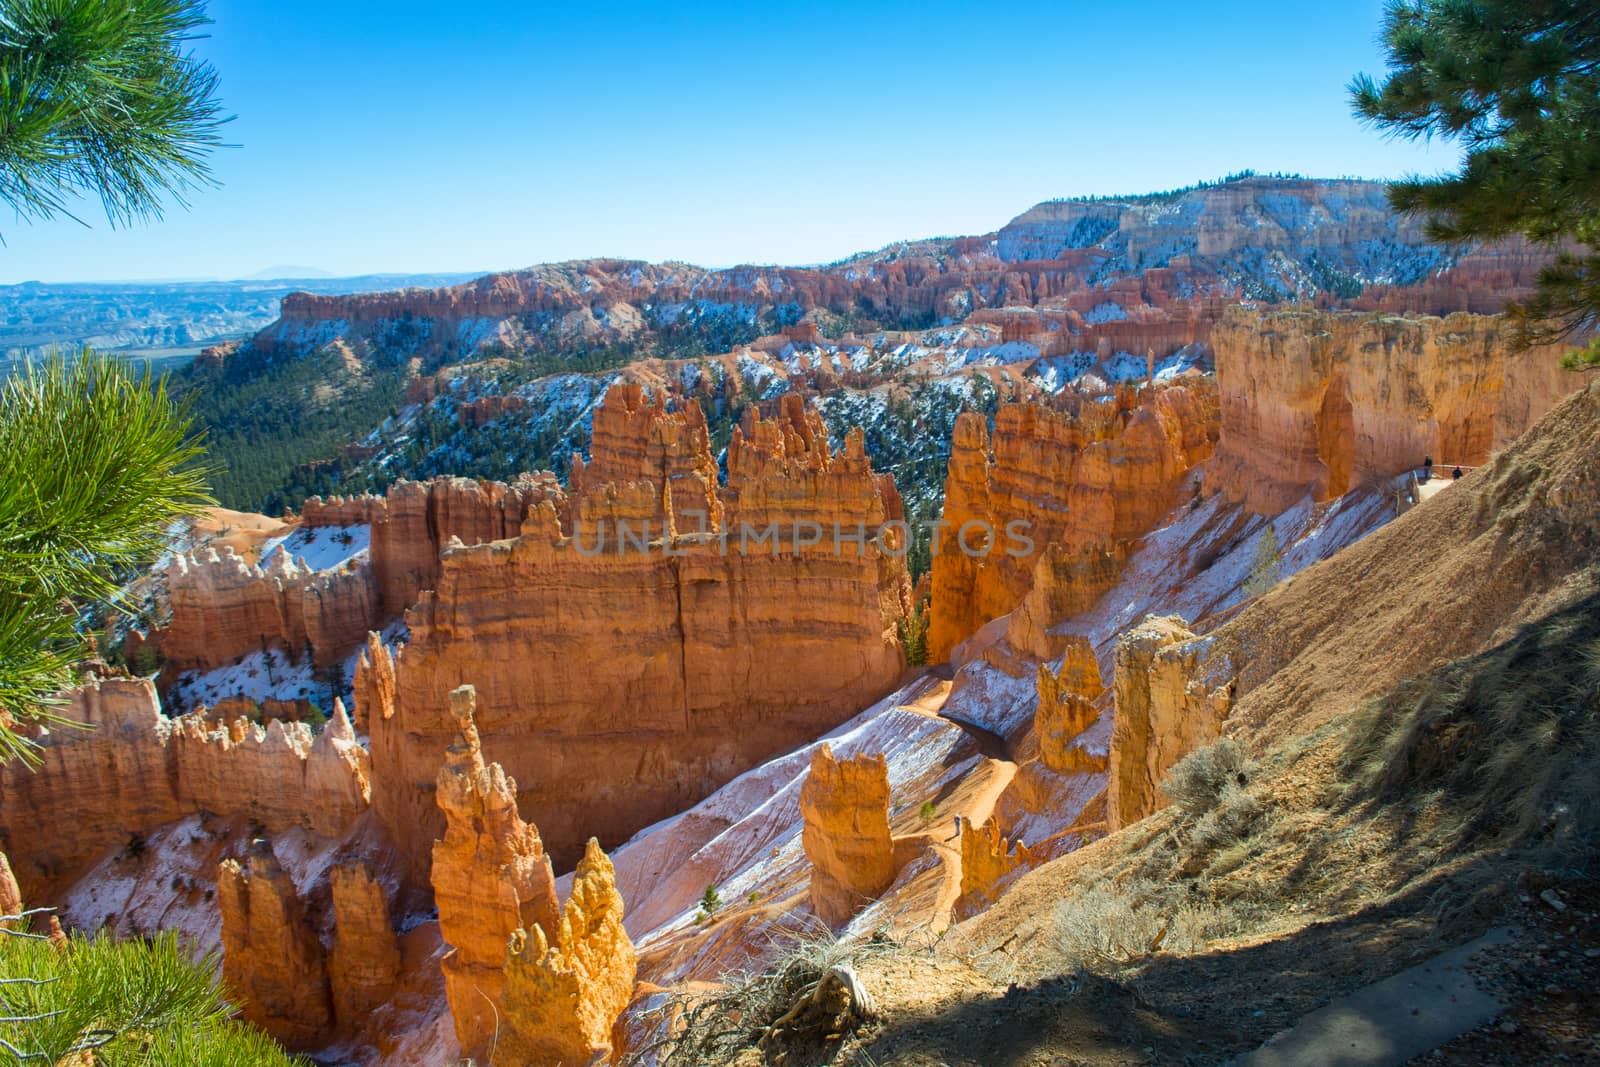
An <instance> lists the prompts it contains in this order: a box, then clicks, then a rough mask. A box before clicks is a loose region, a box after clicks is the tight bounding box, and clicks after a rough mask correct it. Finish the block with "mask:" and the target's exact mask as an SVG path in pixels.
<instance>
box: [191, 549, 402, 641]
mask: <svg viewBox="0 0 1600 1067" xmlns="http://www.w3.org/2000/svg"><path fill="white" fill-rule="evenodd" d="M167 587H168V589H169V591H170V595H171V598H172V622H171V624H170V625H169V626H167V627H166V629H165V630H163V631H162V633H161V635H160V645H161V651H162V653H163V655H165V657H166V659H167V661H168V663H169V664H171V666H172V668H174V669H177V670H182V669H184V668H190V667H196V668H201V669H209V668H212V667H219V666H222V665H223V664H226V663H229V662H231V661H233V660H235V659H236V658H238V657H239V656H242V655H245V654H246V653H249V652H254V651H257V650H259V649H261V648H264V647H266V646H268V645H281V646H283V647H284V648H286V649H287V650H288V651H289V653H290V654H291V655H293V656H299V655H300V654H301V653H302V652H303V650H305V649H306V648H308V647H309V648H310V650H311V656H312V661H313V663H314V664H315V665H316V666H317V667H326V666H329V665H330V664H335V663H338V662H339V660H340V659H342V658H343V657H344V656H345V655H346V654H347V653H348V652H349V651H350V650H351V649H352V648H356V647H358V646H359V645H360V643H361V641H362V639H363V638H364V637H365V636H366V633H367V631H369V630H371V629H374V628H376V627H378V626H381V625H382V614H381V612H380V605H379V603H378V597H377V589H376V587H375V586H374V584H373V578H372V571H371V569H370V568H369V567H368V566H367V565H366V563H365V561H352V562H350V563H347V564H345V565H343V566H341V567H338V568H334V569H330V570H315V569H312V568H310V567H307V566H301V565H300V564H298V563H297V562H296V561H295V560H293V559H292V558H290V555H289V553H288V552H285V551H280V552H276V553H274V554H273V556H272V557H271V558H270V559H269V560H268V561H267V563H266V564H265V565H259V564H252V563H246V562H245V561H244V560H243V559H241V558H240V557H239V556H238V555H237V554H236V553H235V552H234V551H233V549H232V548H231V547H225V548H224V549H223V550H222V552H220V553H219V552H217V551H216V550H215V549H205V550H202V551H200V552H197V553H191V554H187V555H180V556H178V557H177V558H176V559H174V560H173V562H172V565H171V566H170V567H169V568H168V569H167Z"/></svg>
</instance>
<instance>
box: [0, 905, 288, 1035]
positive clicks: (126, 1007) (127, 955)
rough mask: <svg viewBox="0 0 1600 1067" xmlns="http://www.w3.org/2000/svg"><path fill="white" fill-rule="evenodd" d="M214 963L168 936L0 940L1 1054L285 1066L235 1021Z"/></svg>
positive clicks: (4, 936) (17, 936)
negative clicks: (193, 955) (86, 1055)
mask: <svg viewBox="0 0 1600 1067" xmlns="http://www.w3.org/2000/svg"><path fill="white" fill-rule="evenodd" d="M216 962H217V961H216V960H215V958H207V959H205V960H203V961H202V962H201V963H199V964H196V963H195V962H194V961H192V960H191V959H190V958H189V956H188V954H187V953H186V952H185V951H184V950H183V948H182V947H181V946H180V945H179V943H178V939H177V936H176V935H175V934H173V933H170V932H168V933H163V934H159V935H157V936H156V937H155V938H153V939H151V940H149V941H117V940H114V939H112V938H111V937H109V936H105V935H103V934H102V935H99V936H96V937H94V938H82V937H79V936H77V935H74V936H73V937H72V938H71V939H70V941H69V943H68V944H67V945H66V946H65V947H64V948H58V947H56V946H55V945H53V944H52V943H51V942H50V940H49V939H48V938H47V937H42V936H40V935H37V934H31V933H27V932H25V931H20V930H15V929H13V930H9V931H5V932H3V933H0V1017H3V1018H0V1051H3V1052H5V1053H6V1054H7V1055H8V1056H9V1057H11V1062H15V1063H19V1064H27V1063H37V1064H40V1065H51V1064H57V1063H63V1062H75V1061H74V1060H72V1059H70V1057H73V1056H74V1055H75V1054H77V1053H81V1052H86V1051H88V1052H92V1055H93V1057H94V1062H95V1064H97V1065H98V1067H120V1065H125V1064H126V1065H132V1064H173V1065H176V1064H184V1065H186V1067H188V1065H193V1067H209V1065H216V1067H224V1065H227V1067H234V1065H247V1067H279V1065H281V1067H290V1065H303V1064H304V1061H302V1060H299V1059H294V1058H291V1057H289V1056H288V1055H286V1054H285V1053H284V1051H283V1050H282V1049H281V1048H279V1047H278V1046H277V1045H276V1044H274V1043H273V1041H272V1039H271V1038H269V1037H267V1035H266V1034H264V1033H262V1032H261V1031H259V1030H256V1029H254V1028H251V1027H248V1026H245V1025H242V1024H240V1023H236V1022H233V1021H232V1020H231V1019H230V1018H229V1016H230V1014H231V1013H232V1010H233V1009H232V1007H231V1006H230V1005H229V1004H228V1003H227V1002H226V1001H225V1000H223V998H222V994H221V991H220V990H219V988H218V986H217V983H216V980H215V978H214V977H213V975H214V972H215V970H216Z"/></svg>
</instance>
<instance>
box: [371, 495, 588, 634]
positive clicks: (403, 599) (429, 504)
mask: <svg viewBox="0 0 1600 1067" xmlns="http://www.w3.org/2000/svg"><path fill="white" fill-rule="evenodd" d="M547 500H548V501H552V502H554V504H555V505H556V506H557V507H558V508H562V507H564V500H565V494H564V493H563V492H562V489H561V486H560V484H559V483H558V482H557V481H556V480H555V476H554V475H552V474H549V473H548V472H540V473H538V474H532V475H524V476H522V477H521V478H519V479H518V480H517V481H515V482H512V483H510V484H506V483H504V482H489V481H477V480H474V479H471V478H435V479H432V480H431V481H426V482H409V481H402V482H397V483H395V484H394V485H393V486H391V487H390V489H389V492H388V494H387V495H386V496H385V497H384V501H383V503H384V506H383V508H382V509H381V511H380V512H379V513H378V514H377V515H376V517H375V518H374V521H373V524H372V569H373V574H374V580H375V582H376V583H377V587H378V595H379V598H380V601H381V603H382V608H383V615H384V617H386V618H392V617H394V616H396V615H399V614H400V613H402V612H404V611H405V610H406V609H407V608H409V607H411V605H413V604H415V603H416V602H417V597H418V596H419V595H420V594H421V593H422V591H423V590H424V589H431V588H433V586H434V583H435V582H436V581H437V580H438V577H439V553H440V552H441V551H442V550H443V549H444V548H445V546H446V545H448V544H449V543H450V541H451V539H452V538H459V539H460V540H461V541H462V542H463V543H465V544H469V545H476V544H484V543H487V542H489V541H500V540H504V539H505V538H508V537H516V536H517V535H518V534H520V533H521V532H522V521H523V519H525V518H526V517H527V515H528V511H529V510H530V509H531V508H532V507H534V506H535V505H537V504H539V503H541V502H543V501H547Z"/></svg>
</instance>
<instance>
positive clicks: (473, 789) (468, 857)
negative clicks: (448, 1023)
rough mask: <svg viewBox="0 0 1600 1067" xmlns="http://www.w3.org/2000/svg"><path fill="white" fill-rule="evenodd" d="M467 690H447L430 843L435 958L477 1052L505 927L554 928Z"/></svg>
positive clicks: (458, 1022)
mask: <svg viewBox="0 0 1600 1067" xmlns="http://www.w3.org/2000/svg"><path fill="white" fill-rule="evenodd" d="M475 711H476V694H475V693H474V691H473V688H472V687H471V686H462V687H460V688H459V689H456V690H455V691H453V692H452V693H451V694H450V715H451V718H452V719H453V720H454V721H455V723H456V728H457V736H456V741H455V743H454V744H453V745H451V746H450V748H449V750H448V751H447V752H446V755H445V760H444V765H443V766H442V767H441V768H440V769H439V778H438V790H437V794H436V796H437V800H438V804H439V808H440V810H441V811H442V812H443V813H444V817H445V830H444V836H443V837H442V838H441V839H439V840H438V841H435V842H434V843H433V867H432V876H433V895H434V902H435V904H436V906H437V907H438V910H439V932H440V934H441V936H443V938H444V941H445V943H446V944H447V945H449V946H451V947H450V951H449V952H448V953H447V954H446V955H445V957H444V960H443V961H442V963H441V966H442V967H443V969H444V979H445V993H446V995H447V996H448V998H449V1001H450V1015H451V1018H452V1019H453V1021H454V1023H455V1030H456V1037H457V1038H458V1040H459V1041H460V1042H461V1048H462V1050H463V1051H464V1052H466V1053H467V1054H468V1055H469V1056H481V1055H483V1054H484V1053H485V1052H486V1051H487V1050H488V1049H489V1047H490V1045H491V1044H492V1042H493V1039H494V1036H495V1032H496V1030H497V1029H498V1026H499V1022H500V1019H501V1018H502V1017H503V1013H502V1011H501V997H502V995H503V993H504V990H505V964H506V945H507V943H508V941H509V940H510V939H511V937H512V935H513V934H515V933H518V932H524V936H526V935H525V932H526V931H527V930H529V929H531V928H534V927H539V928H541V929H542V930H543V931H547V932H552V933H553V932H554V931H556V929H557V923H558V921H559V919H558V913H557V908H556V887H555V876H554V874H553V873H552V871H551V869H550V858H549V857H548V856H547V855H545V851H544V843H543V842H542V841H541V840H540V839H539V831H538V829H537V828H536V827H534V826H533V825H532V824H531V823H527V822H524V821H523V820H522V818H521V817H520V816H519V815H518V814H517V783H516V781H515V779H513V778H511V777H510V776H509V775H507V774H506V773H505V771H504V770H503V769H502V768H501V766H500V764H498V763H486V762H485V761H484V758H483V750H482V748H481V746H480V744H479V737H478V729H477V726H476V724H475V722H474V713H475Z"/></svg>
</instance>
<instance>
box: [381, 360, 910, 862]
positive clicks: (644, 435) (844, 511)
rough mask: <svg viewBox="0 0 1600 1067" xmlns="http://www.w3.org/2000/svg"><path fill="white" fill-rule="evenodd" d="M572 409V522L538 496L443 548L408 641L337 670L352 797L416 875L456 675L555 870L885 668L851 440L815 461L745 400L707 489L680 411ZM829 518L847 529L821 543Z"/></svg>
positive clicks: (868, 488) (798, 425)
mask: <svg viewBox="0 0 1600 1067" xmlns="http://www.w3.org/2000/svg"><path fill="white" fill-rule="evenodd" d="M596 424H597V425H598V426H600V427H601V429H602V431H603V432H602V433H600V434H598V435H597V438H596V448H595V455H594V457H593V459H592V460H591V462H590V463H589V464H587V465H586V466H585V467H584V469H583V470H582V473H581V474H579V475H577V476H576V477H575V479H574V481H575V482H576V483H577V485H578V490H577V495H576V496H575V497H574V498H573V499H572V500H571V502H570V507H571V511H570V514H571V516H572V529H571V530H564V529H563V527H562V525H561V519H560V515H559V513H558V512H557V511H556V509H555V508H554V506H553V505H551V504H550V503H549V502H545V503H543V504H541V505H540V506H539V507H537V508H535V509H534V510H532V511H530V512H529V514H528V517H527V518H526V519H525V520H524V522H523V525H522V531H523V532H522V535H521V536H519V537H517V538H514V539H512V540H509V541H499V542H494V543H490V544H478V545H471V546H462V547H453V548H447V549H446V550H445V552H444V553H443V556H442V560H441V571H440V574H439V577H438V579H437V581H436V583H435V588H434V589H433V590H432V591H429V592H426V593H424V594H423V595H422V597H421V599H420V601H419V602H418V604H417V605H416V607H415V608H414V609H412V610H411V611H409V612H408V613H407V615H406V621H407V623H408V625H409V627H410V632H411V640H410V643H409V644H408V645H406V647H405V648H404V650H403V651H402V652H400V653H399V654H398V655H397V656H394V657H391V656H390V654H389V652H388V651H387V650H385V649H382V648H380V647H378V646H377V645H376V644H374V645H373V646H372V647H371V648H370V649H369V653H368V656H367V661H366V663H365V664H364V666H363V667H362V668H361V669H360V670H359V671H358V673H357V680H356V692H357V701H358V704H359V706H360V707H361V709H362V712H363V716H364V718H365V721H366V722H367V723H368V726H369V730H370V734H371V741H372V752H373V759H374V762H375V765H376V767H377V771H376V777H375V781H376V782H377V783H378V786H377V796H376V799H375V803H374V806H375V808H376V810H377V812H378V815H379V817H380V818H381V819H382V820H383V822H384V823H385V824H386V825H387V826H388V827H389V829H390V833H391V836H392V837H393V838H394V839H395V840H396V841H397V842H399V843H400V847H401V849H402V850H403V851H404V853H405V856H406V860H407V864H408V866H409V869H410V872H411V878H412V881H413V882H414V883H416V884H426V877H427V865H428V861H429V848H428V843H429V842H431V841H432V840H433V838H434V837H437V836H440V834H441V833H442V817H441V815H440V813H439V810H438V806H437V805H436V804H435V803H434V800H433V791H434V778H435V774H436V771H437V768H438V765H439V761H440V759H441V758H442V756H443V753H444V749H445V746H446V744H447V743H448V742H449V741H450V740H451V739H452V738H453V737H454V736H455V733H456V726H455V723H454V722H453V721H452V720H450V719H449V718H448V716H447V715H446V714H445V711H444V709H445V708H446V707H447V706H448V701H447V697H448V694H449V691H450V690H451V689H453V688H454V687H455V686H457V685H459V684H461V683H462V682H464V681H470V682H471V683H472V684H473V685H474V686H475V687H476V689H477V728H478V731H479V733H480V735H481V736H482V738H483V744H484V747H485V748H487V749H489V750H490V751H491V752H493V753H494V755H495V758H496V759H497V760H498V761H499V762H500V763H501V764H503V765H504V766H505V768H506V770H507V773H508V774H511V775H513V776H514V777H515V778H516V780H517V781H518V782H519V783H521V803H522V804H523V805H524V807H525V810H526V811H528V812H529V813H537V819H538V823H539V828H540V832H541V835H542V837H543V840H544V843H545V847H547V848H548V849H549V851H550V854H551V856H552V858H553V859H554V860H555V863H556V866H557V868H558V869H561V868H566V867H570V866H571V865H572V864H574V863H575V862H576V861H577V859H578V857H579V856H580V855H581V854H582V850H583V847H584V843H585V842H586V841H587V840H588V839H589V838H590V837H591V836H593V837H598V838H599V840H600V841H601V842H602V844H608V843H609V844H616V843H620V842H622V841H624V840H626V839H627V838H628V837H629V836H630V835H631V834H632V833H633V832H634V831H636V830H638V829H640V828H641V827H643V826H646V825H649V824H650V823H652V822H655V821H656V820H658V819H661V818H664V817H666V816H668V815H671V814H673V813H674V812H677V811H680V810H682V809H683V808H685V807H688V806H689V805H690V804H692V803H693V802H694V801H696V800H698V799H699V798H701V797H703V796H705V795H706V794H708V793H709V792H710V791H712V790H713V789H714V788H716V787H717V786H718V785H720V784H722V783H723V782H726V781H728V780H729V779H731V778H732V777H733V776H734V775H736V774H738V773H739V772H740V771H742V770H745V769H747V768H748V767H750V766H753V765H755V764H756V763H758V762H760V761H762V760H764V759H767V758H770V757H771V756H774V755H776V754H778V753H780V752H783V751H786V750H787V749H790V748H792V747H794V746H795V745H798V744H801V743H803V742H805V741H807V740H810V739H811V738H813V737H815V736H816V735H817V734H819V733H821V732H824V731H825V730H826V729H828V728H830V727H832V726H834V725H837V724H838V723H839V722H841V721H843V720H844V719H845V718H847V717H848V716H849V715H850V714H852V713H853V712H854V711H855V710H857V709H859V708H860V707H863V706H865V705H866V704H869V703H870V702H871V701H872V700H874V699H876V698H877V697H878V696H881V695H882V694H883V693H885V692H887V691H888V690H889V689H890V688H892V686H893V685H894V683H895V681H896V680H897V679H898V677H899V675H900V672H901V670H902V667H903V658H902V655H901V651H900V648H899V644H898V638H897V623H898V621H899V620H900V619H901V618H902V617H903V615H904V612H905V611H906V609H907V607H908V603H909V582H908V580H907V577H906V571H905V567H904V564H903V561H902V560H901V559H900V558H898V556H896V555H895V554H893V552H886V551H884V550H882V549H880V548H879V547H878V546H877V545H876V544H875V543H873V542H872V541H871V538H872V536H873V535H874V534H875V533H877V531H878V529H879V527H880V526H881V525H882V524H883V523H885V522H886V521H887V519H888V518H890V517H892V516H894V515H895V514H896V511H895V510H894V509H895V508H896V507H897V505H898V499H897V498H895V497H893V496H892V495H891V494H890V493H888V492H886V489H885V487H884V486H883V485H882V484H881V483H880V480H879V478H878V477H877V475H875V474H874V472H873V471H872V469H871V465H870V463H869V462H868V460H867V458H866V455H865V452H864V451H863V450H862V448H861V442H860V439H859V436H854V435H853V436H852V438H851V439H850V441H848V442H847V444H846V447H845V448H844V449H842V450H841V451H838V452H834V451H832V450H830V449H829V447H828V444H827V438H826V434H825V433H823V432H822V427H821V425H820V422H818V421H817V419H816V416H815V415H814V414H813V413H810V412H808V411H806V410H805V409H804V408H803V407H802V406H800V405H798V404H794V405H788V406H785V408H784V409H783V411H782V414H781V416H780V419H779V420H778V421H776V422H771V421H765V420H760V419H758V418H756V417H755V416H754V414H753V412H752V415H751V417H750V419H749V420H748V422H747V424H746V425H745V426H744V427H742V428H741V429H740V430H739V432H737V433H736V434H735V436H734V440H733V443H732V444H731V445H730V446H729V461H728V462H729V473H728V481H727V484H726V485H725V486H717V485H715V484H713V483H711V482H710V481H709V477H710V472H711V471H712V470H714V467H715V465H714V464H712V463H710V460H709V455H708V453H707V451H706V448H707V442H706V435H705V420H704V417H703V416H702V415H701V413H700V411H699V408H698V406H696V405H694V404H692V403H690V404H687V405H685V406H684V407H682V408H681V409H677V410H670V411H669V410H668V409H667V407H666V405H664V404H661V403H658V402H655V401H651V400H647V399H646V398H644V397H643V395H642V394H641V393H639V392H638V391H637V390H628V389H622V388H619V389H616V390H614V391H613V392H611V393H610V394H608V395H607V398H606V401H605V405H604V407H603V409H602V411H601V412H600V413H599V414H597V416H596ZM602 475H603V476H604V477H605V478H606V480H604V481H600V480H599V479H600V478H601V477H602ZM691 512H698V513H699V514H691ZM719 513H720V514H721V515H722V520H721V524H720V525H716V524H715V520H714V516H716V515H717V514H719ZM746 516H748V517H749V521H748V522H747V521H746V519H745V517H746ZM669 517H670V518H671V521H672V526H673V528H674V529H675V530H676V531H677V532H676V533H671V534H670V536H664V535H666V534H668V533H670V532H669V531H666V530H665V524H666V523H667V520H668V518H669ZM646 523H648V524H649V525H648V527H646V525H645V524H646ZM836 523H837V524H839V526H840V528H841V529H842V530H843V532H844V534H845V535H846V536H853V537H857V538H860V540H859V542H858V541H842V542H840V541H835V539H834V536H835V524H836ZM622 524H627V525H626V531H627V533H628V536H627V537H626V538H624V537H623V536H620V533H621V531H622V530H623V525H622ZM646 529H647V530H648V531H649V532H648V541H647V542H646V543H643V544H640V543H637V540H636V538H637V536H638V535H639V533H640V531H641V530H646ZM702 530H704V531H705V532H704V533H703V534H702V533H701V532H700V531H702ZM863 532H864V534H865V536H864V538H863V537H861V535H862V533H863ZM763 537H765V538H766V539H765V540H759V538H763ZM836 549H837V551H836Z"/></svg>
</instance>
